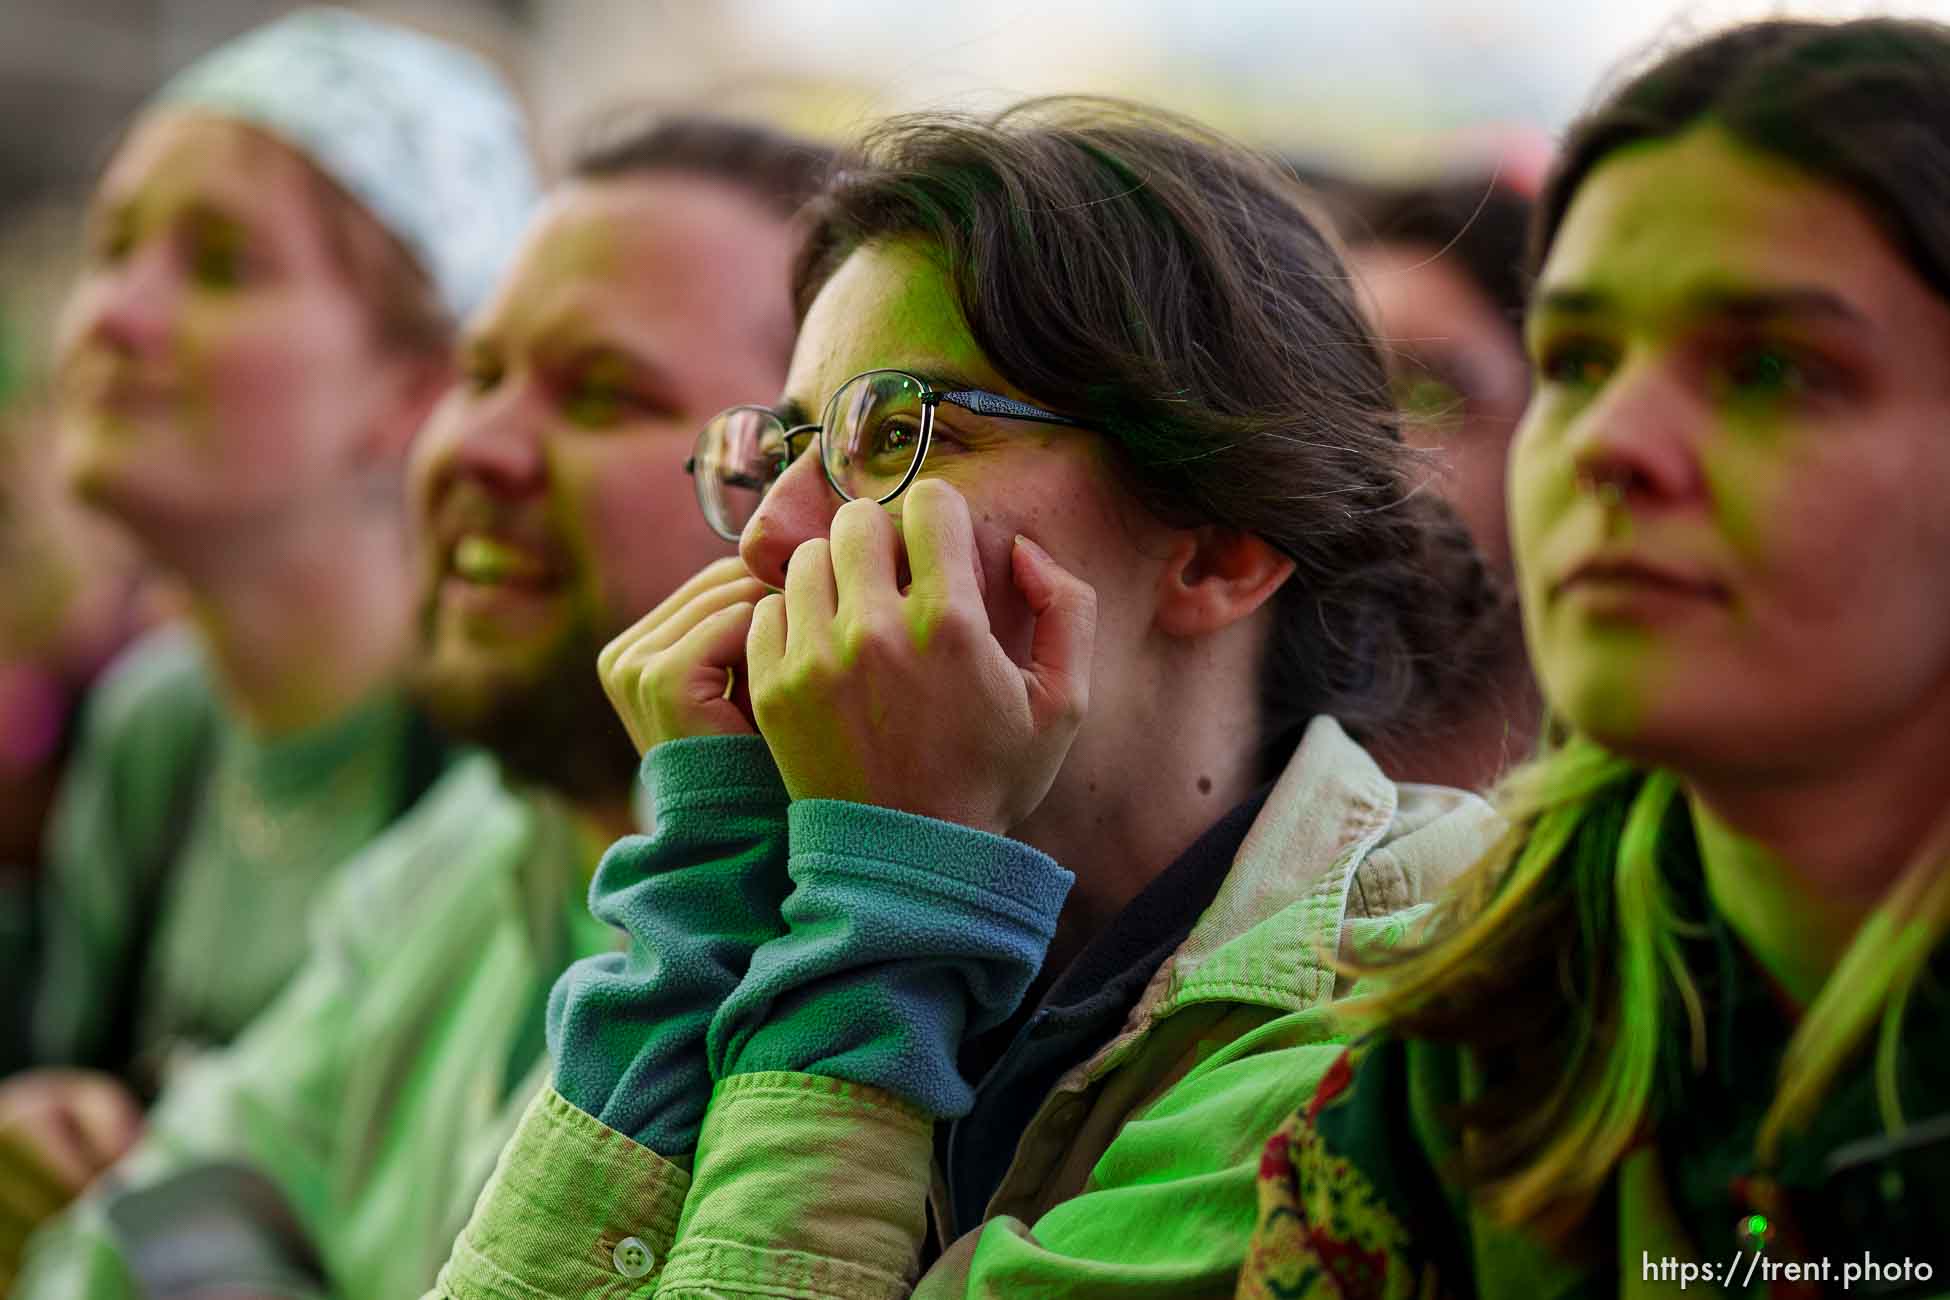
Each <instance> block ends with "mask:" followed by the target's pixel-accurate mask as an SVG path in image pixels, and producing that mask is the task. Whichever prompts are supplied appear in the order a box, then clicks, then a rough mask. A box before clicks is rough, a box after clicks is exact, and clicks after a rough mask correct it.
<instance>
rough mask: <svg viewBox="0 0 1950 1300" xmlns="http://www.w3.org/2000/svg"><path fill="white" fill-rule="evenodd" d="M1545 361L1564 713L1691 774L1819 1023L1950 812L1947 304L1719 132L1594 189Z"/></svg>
mask: <svg viewBox="0 0 1950 1300" xmlns="http://www.w3.org/2000/svg"><path fill="white" fill-rule="evenodd" d="M1529 346H1530V349H1531V352H1532V356H1533V358H1534V361H1535V364H1536V368H1537V375H1538V389H1537V394H1536V396H1535V398H1534V399H1533V401H1532V403H1531V406H1530V409H1529V412H1528V414H1527V415H1526V417H1525V421H1524V424H1523V427H1522V430H1521V431H1520V433H1519V436H1518V441H1517V445H1516V449H1515V452H1514V455H1513V459H1512V466H1511V499H1512V507H1511V510H1512V513H1511V518H1512V528H1513V537H1514V539H1515V544H1516V553H1517V567H1518V572H1519V575H1520V580H1521V583H1522V590H1523V603H1524V612H1525V617H1526V622H1527V632H1528V637H1529V641H1530V646H1531V653H1532V658H1533V661H1534V663H1535V664H1536V666H1537V668H1538V670H1539V673H1540V676H1541V679H1542V681H1543V684H1544V687H1545V690H1546V692H1547V694H1548V696H1549V698H1550V700H1551V702H1552V704H1553V706H1554V707H1555V708H1556V709H1557V710H1558V711H1559V712H1561V713H1562V714H1563V715H1564V716H1565V717H1566V718H1567V719H1568V720H1569V721H1570V722H1571V723H1572V724H1573V725H1575V726H1576V727H1578V728H1579V729H1581V730H1583V731H1585V732H1587V733H1589V734H1590V735H1592V736H1593V737H1595V738H1596V739H1598V740H1599V741H1600V742H1601V743H1602V744H1604V745H1605V746H1606V747H1607V748H1610V749H1612V750H1614V751H1616V752H1618V753H1621V754H1624V755H1626V756H1629V757H1632V758H1634V759H1636V760H1639V761H1643V762H1647V763H1655V764H1659V765H1662V766H1665V767H1668V768H1671V769H1673V770H1676V771H1678V772H1680V773H1683V774H1684V775H1685V777H1686V783H1687V788H1688V792H1689V795H1690V797H1691V800H1692V803H1693V807H1694V814H1695V823H1696V825H1698V827H1699V829H1700V837H1701V844H1702V849H1703V852H1704V854H1705V860H1706V864H1707V874H1708V879H1709V884H1710V885H1711V886H1712V888H1713V891H1714V896H1715V899H1716V902H1718V904H1719V905H1720V906H1721V907H1722V908H1723V910H1725V911H1726V912H1727V913H1728V915H1729V916H1730V918H1731V919H1732V920H1733V921H1734V923H1735V925H1736V927H1737V928H1738V929H1740V930H1741V932H1742V934H1743V936H1744V937H1746V938H1747V939H1748V941H1749V943H1750V944H1751V945H1752V946H1753V947H1754V948H1755V950H1756V953H1757V955H1759V956H1760V957H1761V958H1762V960H1763V961H1764V962H1766V963H1767V964H1768V965H1769V966H1770V968H1771V969H1773V970H1774V971H1775V973H1776V974H1777V976H1779V977H1780V978H1781V979H1782V980H1783V982H1784V983H1785V984H1786V985H1787V986H1788V987H1789V988H1790V990H1792V991H1796V992H1799V993H1803V994H1806V993H1811V992H1812V991H1813V989H1815V988H1817V987H1819V984H1820V981H1821V978H1822V975H1823V973H1824V972H1825V970H1826V969H1827V966H1828V964H1830V963H1831V962H1832V960H1833V958H1834V956H1835V955H1836V954H1837V953H1838V952H1839V951H1840V949H1841V947H1842V946H1843V944H1844V943H1845V941H1846V939H1847V938H1848V936H1849V935H1850V934H1852V933H1853V930H1854V928H1855V925H1856V923H1857V922H1858V921H1859V920H1860V918H1861V916H1862V915H1863V914H1864V912H1865V911H1866V910H1867V909H1868V907H1869V906H1870V905H1871V904H1872V903H1873V902H1874V900H1876V899H1877V898H1879V897H1880V896H1881V895H1882V894H1883V892H1884V891H1885V890H1886V888H1887V887H1888V885H1889V883H1890V881H1891V880H1893V879H1894V877H1895V875H1896V874H1897V873H1898V872H1899V871H1900V869H1901V868H1902V866H1903V865H1904V864H1905V863H1906V862H1908V861H1909V859H1910V858H1911V856H1912V855H1913V854H1914V853H1915V852H1916V851H1917V849H1918V847H1919V846H1920V844H1921V842H1922V841H1923V839H1924V837H1925V836H1926V835H1927V834H1928V832H1929V829H1930V824H1931V823H1932V822H1933V821H1934V820H1935V818H1936V817H1937V815H1938V813H1939V811H1940V810H1941V809H1942V808H1943V807H1944V806H1946V803H1950V739H1946V738H1950V602H1945V601H1941V600H1933V599H1928V598H1926V597H1925V594H1924V593H1928V592H1931V591H1934V590H1937V589H1939V588H1940V587H1941V585H1942V575H1943V574H1944V573H1945V572H1946V571H1950V512H1946V511H1944V510H1943V509H1942V505H1941V503H1942V501H1943V500H1944V499H1945V494H1946V492H1950V438H1946V437H1945V436H1944V429H1945V418H1944V417H1945V412H1946V410H1950V369H1946V368H1945V367H1944V366H1943V364H1942V358H1943V356H1945V355H1946V354H1950V304H1946V303H1945V302H1944V301H1943V300H1942V299H1941V298H1939V297H1938V296H1937V295H1936V294H1935V293H1933V292H1932V291H1931V290H1930V289H1929V288H1928V287H1927V286H1926V285H1924V284H1923V283H1922V282H1921V280H1919V279H1918V277H1917V276H1916V275H1915V273H1914V272H1913V271H1912V270H1911V269H1910V267H1909V265H1908V264H1907V263H1906V262H1905V261H1904V260H1903V258H1902V257H1901V256H1900V254H1899V253H1898V252H1897V251H1896V249H1895V247H1894V246H1893V245H1892V244H1891V243H1890V241H1889V239H1888V237H1887V236H1886V235H1885V233H1884V231H1883V229H1882V227H1881V226H1880V224H1879V223H1878V222H1877V221H1876V219H1875V217H1874V216H1873V214H1872V213H1870V212H1869V211H1868V210H1867V209H1865V208H1864V207H1863V206H1862V205H1861V204H1860V203H1859V202H1858V201H1856V200H1855V199H1854V198H1853V197H1852V196H1851V195H1849V194H1848V193H1847V192H1845V191H1843V190H1840V189H1837V188H1835V187H1833V186H1830V185H1827V184H1824V183H1822V182H1820V181H1818V180H1816V179H1814V178H1812V177H1810V176H1808V175H1807V174H1805V173H1803V172H1801V171H1799V170H1797V169H1795V168H1793V167H1791V166H1789V165H1786V164H1784V163H1781V162H1779V161H1775V160H1772V159H1769V158H1767V157H1764V156H1762V155H1758V154H1755V153H1753V152H1751V151H1749V150H1747V149H1745V148H1743V147H1741V146H1740V145H1738V144H1737V143H1735V142H1734V141H1733V140H1731V139H1730V138H1729V137H1727V136H1725V135H1724V134H1722V133H1721V132H1719V131H1717V130H1715V129H1714V128H1712V127H1710V126H1704V127H1700V128H1696V129H1694V130H1692V131H1690V132H1688V133H1687V134H1685V135H1683V136H1680V137H1678V138H1676V139H1674V140H1670V141H1661V142H1655V143H1650V144H1646V145H1641V146H1636V147H1632V148H1628V149H1625V150H1621V151H1619V152H1618V153H1617V154H1615V155H1613V156H1611V157H1610V158H1608V159H1607V160H1606V161H1605V162H1603V163H1602V164H1600V165H1599V167H1598V168H1597V169H1596V170H1594V171H1593V173H1592V174H1591V176H1590V178H1589V179H1588V180H1586V181H1585V183H1584V184H1583V185H1582V186H1580V188H1579V190H1578V192H1577V196H1576V198H1575V199H1574V200H1573V202H1572V204H1571V206H1570V208H1569V210H1568V212H1567V214H1566V217H1565V220H1564V222H1563V224H1562V226H1561V228H1560V230H1559V231H1558V234H1557V237H1556V239H1555V241H1554V242H1553V244H1552V248H1551V253H1550V257H1549V260H1548V262H1547V263H1546V265H1545V267H1544V269H1543V273H1542V276H1541V278H1540V282H1539V285H1538V290H1537V297H1536V306H1535V308H1534V311H1533V315H1532V317H1531V320H1530V323H1529ZM1581 481H1582V484H1583V486H1582V487H1581V486H1580V483H1581ZM1790 864H1791V865H1790Z"/></svg>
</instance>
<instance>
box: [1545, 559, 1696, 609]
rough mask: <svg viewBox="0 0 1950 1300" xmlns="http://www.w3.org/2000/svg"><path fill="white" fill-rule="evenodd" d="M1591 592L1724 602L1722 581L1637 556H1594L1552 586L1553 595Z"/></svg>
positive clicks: (1573, 568) (1576, 566)
mask: <svg viewBox="0 0 1950 1300" xmlns="http://www.w3.org/2000/svg"><path fill="white" fill-rule="evenodd" d="M1580 588H1582V589H1585V590H1593V591H1623V592H1630V591H1646V592H1659V593H1665V594H1669V595H1676V596H1693V597H1697V598H1700V599H1704V600H1715V601H1725V600H1726V599H1727V598H1728V595H1729V593H1728V591H1727V588H1726V586H1725V584H1723V583H1721V582H1719V581H1717V580H1716V579H1713V578H1710V577H1706V576H1704V575H1700V574H1695V573H1691V572H1688V571H1686V570H1684V569H1679V568H1674V567H1668V566H1666V565H1662V564H1657V563H1654V562H1651V561H1647V560H1643V559H1640V558H1638V557H1636V556H1595V557H1593V558H1591V559H1588V560H1585V561H1584V562H1583V563H1581V564H1578V565H1575V566H1574V567H1572V569H1571V570H1570V571H1569V572H1568V573H1566V574H1565V575H1564V576H1563V577H1562V578H1560V579H1558V581H1557V582H1556V583H1555V584H1554V585H1553V587H1552V593H1553V594H1561V593H1563V592H1566V591H1571V590H1576V589H1580Z"/></svg>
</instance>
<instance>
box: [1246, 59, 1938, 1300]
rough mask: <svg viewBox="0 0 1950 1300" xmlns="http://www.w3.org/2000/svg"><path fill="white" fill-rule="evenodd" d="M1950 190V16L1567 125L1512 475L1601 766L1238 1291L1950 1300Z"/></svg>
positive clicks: (1541, 624) (1556, 654) (1429, 1001)
mask: <svg viewBox="0 0 1950 1300" xmlns="http://www.w3.org/2000/svg"><path fill="white" fill-rule="evenodd" d="M1946 175H1950V28H1944V27H1940V26H1936V25H1933V24H1927V23H1916V22H1894V21H1869V22H1861V23H1848V24H1840V25H1835V26H1825V25H1820V24H1813V23H1802V22H1772V23H1762V24H1758V25H1755V26H1751V27H1745V28H1739V29H1736V30H1734V31H1731V32H1728V33H1725V34H1722V35H1720V36H1716V37H1713V38H1711V39H1709V40H1706V41H1704V42H1701V43H1700V44H1698V45H1695V46H1693V47H1692V48H1689V49H1686V50H1684V51H1682V52H1679V53H1676V54H1674V55H1672V56H1671V57H1669V58H1667V59H1665V60H1663V61H1662V62H1661V63H1659V64H1658V65H1657V66H1655V67H1653V68H1651V69H1650V70H1648V71H1646V72H1645V73H1643V74H1642V75H1640V76H1639V77H1637V78H1635V79H1633V80H1632V81H1631V82H1629V83H1628V84H1626V85H1625V86H1624V87H1623V88H1621V89H1620V90H1619V91H1618V92H1617V93H1616V94H1615V95H1614V96H1613V97H1612V98H1611V99H1610V100H1609V101H1608V102H1607V103H1605V104H1604V105H1602V106H1601V107H1600V108H1599V109H1598V110H1597V111H1596V112H1595V113H1594V114H1593V115H1592V116H1591V117H1590V118H1588V119H1587V120H1585V121H1584V122H1582V123H1580V124H1579V125H1578V126H1577V128H1576V129H1575V130H1574V131H1573V132H1572V134H1571V137H1570V140H1569V144H1568V147H1567V149H1566V152H1565V155H1564V158H1563V160H1562V162H1561V163H1560V164H1559V166H1558V170H1557V173H1556V175H1555V177H1554V179H1553V181H1552V183H1551V185H1550V186H1549V188H1548V189H1547V191H1546V193H1545V195H1544V199H1543V203H1542V207H1541V217H1542V224H1541V227H1540V229H1541V234H1542V239H1541V241H1540V247H1541V250H1542V253H1543V257H1542V265H1541V268H1540V271H1539V274H1538V279H1537V284H1536V289H1535V296H1534V298H1533V302H1532V306H1531V312H1530V318H1529V322H1528V330H1527V333H1528V336H1529V346H1530V351H1531V355H1532V358H1533V361H1534V363H1535V366H1536V371H1537V390H1536V393H1535V395H1534V396H1533V398H1532V400H1531V404H1530V407H1529V410H1528V412H1527V413H1526V415H1525V417H1524V421H1523V424H1522V427H1521V428H1520V430H1519V432H1518V434H1517V439H1516V444H1515V450H1514V453H1513V456H1512V460H1511V468H1510V484H1511V501H1512V510H1511V520H1512V540H1513V543H1514V549H1515V555H1516V560H1517V570H1518V575H1519V586H1520V588H1521V591H1522V596H1523V606H1524V618H1525V625H1526V631H1527V634H1528V639H1529V642H1530V646H1531V659H1532V662H1533V663H1534V664H1535V665H1536V666H1537V668H1538V671H1539V673H1540V675H1541V677H1542V680H1543V686H1544V690H1545V694H1546V696H1547V697H1548V699H1549V701H1550V705H1551V708H1552V709H1553V711H1554V712H1555V713H1556V714H1557V715H1558V717H1559V718H1561V719H1562V721H1563V724H1564V733H1563V735H1562V736H1561V743H1560V744H1558V745H1557V746H1556V747H1555V749H1554V751H1553V752H1551V753H1549V754H1548V755H1547V756H1545V757H1544V758H1542V759H1540V760H1539V761H1538V762H1537V763H1536V764H1535V765H1534V766H1533V767H1532V768H1530V769H1529V770H1528V771H1525V772H1522V773H1520V774H1519V775H1517V776H1516V777H1515V778H1513V779H1512V780H1511V782H1510V783H1509V787H1508V792H1507V793H1508V801H1507V802H1508V808H1509V811H1510V813H1511V817H1512V821H1513V826H1514V829H1513V830H1512V832H1511V834H1510V836H1509V838H1508V839H1507V840H1506V842H1505V843H1504V844H1503V845H1502V846H1501V848H1500V849H1499V850H1498V851H1497V852H1496V853H1494V854H1493V855H1491V856H1490V857H1488V858H1486V859H1485V861H1484V862H1483V863H1482V865H1481V867H1480V868H1479V869H1478V870H1477V871H1476V872H1474V873H1473V874H1472V876H1471V877H1470V879H1469V887H1468V888H1465V889H1463V890H1462V891H1461V892H1460V893H1459V894H1458V896H1457V898H1456V900H1455V905H1454V908H1453V912H1452V914H1451V915H1450V916H1449V918H1448V922H1447V925H1446V927H1445V931H1444V932H1442V937H1441V938H1440V939H1439V940H1438V941H1436V942H1434V943H1432V944H1431V945H1430V946H1428V947H1426V948H1422V949H1420V950H1419V951H1416V952H1414V953H1413V954H1410V955H1407V956H1406V957H1405V958H1404V959H1403V960H1400V961H1399V962H1396V963H1393V964H1392V965H1391V966H1390V968H1389V978H1390V979H1391V980H1392V981H1393V983H1392V984H1391V985H1390V986H1389V989H1388V992H1387V994H1386V996H1385V997H1384V998H1383V999H1380V1000H1379V1001H1377V1002H1375V1003H1372V1004H1370V1005H1371V1006H1372V1007H1373V1009H1374V1011H1375V1012H1376V1013H1377V1014H1376V1016H1375V1017H1374V1018H1373V1020H1371V1021H1370V1023H1373V1024H1377V1025H1378V1026H1379V1029H1380V1032H1378V1033H1377V1034H1376V1035H1375V1036H1374V1037H1373V1038H1372V1039H1370V1040H1368V1041H1367V1042H1366V1043H1365V1044H1364V1045H1363V1046H1362V1047H1361V1048H1359V1049H1357V1050H1356V1052H1355V1053H1354V1057H1355V1060H1354V1061H1353V1062H1352V1064H1351V1068H1350V1067H1347V1066H1342V1067H1337V1068H1336V1069H1335V1071H1334V1073H1333V1074H1332V1075H1331V1076H1330V1080H1331V1082H1329V1083H1326V1084H1323V1086H1322V1087H1321V1089H1320V1094H1319V1096H1318V1097H1317V1098H1316V1100H1315V1101H1314V1102H1313V1103H1312V1104H1311V1106H1310V1109H1309V1112H1308V1113H1307V1114H1305V1115H1302V1116H1298V1117H1296V1118H1295V1120H1294V1121H1293V1122H1292V1123H1291V1124H1289V1125H1288V1126H1287V1128H1286V1130H1285V1131H1284V1132H1282V1134H1281V1135H1280V1136H1279V1137H1278V1138H1276V1139H1275V1141H1274V1142H1273V1144H1272V1145H1271V1146H1270V1147H1269V1149H1268V1153H1267V1160H1266V1166H1265V1168H1266V1174H1267V1177H1266V1180H1265V1183H1264V1187H1263V1193H1262V1219H1261V1231H1260V1237H1259V1240H1258V1242H1257V1243H1256V1246H1255V1251H1254V1259H1253V1261H1252V1263H1251V1265H1250V1266H1249V1268H1248V1270H1247V1272H1246V1275H1245V1278H1244V1281H1243V1285H1242V1289H1241V1294H1242V1295H1251V1296H1310V1297H1313V1296H1320V1297H1329V1296H1332V1297H1357V1296H1402V1295H1418V1296H1431V1295H1457V1296H1460V1295H1479V1296H1538V1295H1600V1294H1603V1295H1610V1294H1627V1295H1650V1294H1659V1295H1665V1294H1674V1295H1676V1294H1678V1292H1679V1290H1680V1289H1681V1288H1682V1287H1683V1286H1690V1287H1691V1288H1692V1289H1693V1290H1695V1291H1696V1292H1697V1291H1699V1290H1709V1291H1713V1292H1714V1293H1715V1294H1741V1295H1746V1294H1771V1295H1774V1296H1788V1295H1794V1296H1800V1295H1815V1294H1826V1295H1838V1294H1841V1293H1842V1292H1843V1291H1845V1290H1860V1289H1873V1290H1876V1291H1877V1293H1879V1294H1901V1295H1940V1294H1942V1293H1943V1291H1944V1288H1945V1286H1946V1285H1950V1256H1946V1254H1945V1245H1944V1235H1943V1227H1944V1225H1945V1223H1950V993H1947V992H1946V990H1950V983H1947V982H1946V978H1945V977H1946V975H1950V948H1947V947H1946V943H1945V936H1946V933H1950V859H1946V852H1947V851H1950V840H1946V837H1945V831H1946V827H1947V826H1950V823H1946V819H1945V813H1946V808H1950V602H1946V601H1945V600H1944V599H1943V598H1942V589H1943V585H1944V577H1945V574H1946V572H1950V511H1946V510H1945V509H1944V497H1945V493H1946V492H1950V386H1946V384H1945V374H1946V370H1945V366H1944V359H1945V358H1946V357H1947V356H1950V217H1947V216H1946V212H1947V211H1950V209H1946V207H1945V204H1944V201H1943V191H1942V180H1943V177H1945V176H1946ZM1865 1264H1871V1265H1874V1266H1875V1271H1874V1272H1873V1273H1871V1272H1870V1270H1869V1269H1867V1268H1865V1267H1864V1265H1865ZM1844 1266H1848V1267H1852V1268H1854V1269H1856V1270H1857V1272H1856V1275H1855V1276H1854V1278H1853V1279H1852V1282H1851V1279H1850V1278H1849V1277H1848V1276H1846V1275H1845V1274H1844V1272H1843V1270H1844ZM1919 1266H1920V1267H1919Z"/></svg>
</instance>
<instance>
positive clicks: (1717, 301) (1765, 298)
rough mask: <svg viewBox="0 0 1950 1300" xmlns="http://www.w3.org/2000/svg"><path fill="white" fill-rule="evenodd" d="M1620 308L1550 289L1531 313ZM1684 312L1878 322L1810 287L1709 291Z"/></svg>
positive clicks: (1600, 296)
mask: <svg viewBox="0 0 1950 1300" xmlns="http://www.w3.org/2000/svg"><path fill="white" fill-rule="evenodd" d="M1617 306H1618V304H1617V300H1616V299H1615V298H1613V297H1612V296H1611V295H1610V294H1607V293H1604V292H1602V291H1601V290H1597V289H1585V288H1578V287H1569V288H1560V289H1546V290H1545V291H1544V292H1542V293H1540V294H1538V295H1537V298H1536V301H1535V302H1533V303H1532V304H1531V312H1532V314H1533V315H1545V314H1550V315H1556V316H1597V315H1603V314H1605V313H1607V312H1611V311H1615V310H1617ZM1686 313H1687V314H1688V315H1692V316H1717V317H1720V318H1722V319H1726V320H1732V321H1739V322H1742V323H1754V322H1759V321H1771V320H1781V319H1783V318H1794V317H1804V318H1813V319H1817V320H1831V321H1843V322H1846V323H1848V324H1850V325H1856V326H1860V327H1862V328H1865V329H1873V328H1874V322H1872V321H1870V320H1869V318H1868V317H1866V316H1864V315H1863V314H1862V313H1861V312H1859V311H1857V310H1856V309H1855V308H1854V307H1853V306H1851V305H1850V304H1849V303H1848V302H1847V301H1846V300H1845V299H1843V298H1842V297H1841V296H1840V295H1839V294H1836V293H1834V292H1832V291H1830V290H1828V289H1821V288H1817V287H1815V286H1812V285H1809V286H1798V285H1797V286H1788V287H1785V288H1780V289H1746V288H1733V287H1712V288H1706V289H1702V290H1700V291H1698V292H1696V293H1693V294H1691V295H1689V296H1688V298H1687V300H1686Z"/></svg>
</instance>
